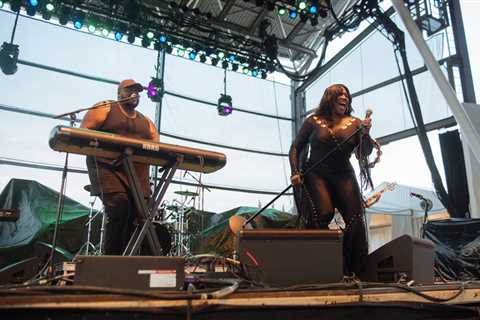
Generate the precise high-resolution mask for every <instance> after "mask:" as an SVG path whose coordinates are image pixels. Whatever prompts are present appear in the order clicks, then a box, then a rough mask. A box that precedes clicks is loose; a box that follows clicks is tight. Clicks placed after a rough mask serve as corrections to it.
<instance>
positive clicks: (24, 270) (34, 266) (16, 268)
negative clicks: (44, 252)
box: [0, 257, 42, 285]
mask: <svg viewBox="0 0 480 320" xmlns="http://www.w3.org/2000/svg"><path fill="white" fill-rule="evenodd" d="M41 266H42V261H41V260H40V258H38V257H32V258H28V259H25V260H22V261H18V262H15V263H13V264H11V265H9V266H6V267H4V268H2V269H0V285H5V284H15V283H22V282H25V281H27V280H30V279H31V278H33V277H34V276H35V274H36V273H37V272H38V271H39V270H40V268H41Z"/></svg>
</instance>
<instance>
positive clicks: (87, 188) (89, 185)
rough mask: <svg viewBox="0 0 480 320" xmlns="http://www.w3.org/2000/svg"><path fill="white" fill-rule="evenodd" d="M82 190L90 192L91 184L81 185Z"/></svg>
mask: <svg viewBox="0 0 480 320" xmlns="http://www.w3.org/2000/svg"><path fill="white" fill-rule="evenodd" d="M83 190H85V191H87V192H92V185H91V184H87V185H86V186H84V187H83Z"/></svg>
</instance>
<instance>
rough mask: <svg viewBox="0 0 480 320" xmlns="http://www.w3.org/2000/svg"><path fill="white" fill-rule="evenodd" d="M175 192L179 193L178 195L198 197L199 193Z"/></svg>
mask: <svg viewBox="0 0 480 320" xmlns="http://www.w3.org/2000/svg"><path fill="white" fill-rule="evenodd" d="M174 193H175V194H178V195H181V196H185V197H198V196H199V194H198V193H196V192H192V191H188V190H186V191H175V192H174Z"/></svg>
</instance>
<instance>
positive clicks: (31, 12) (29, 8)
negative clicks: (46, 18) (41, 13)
mask: <svg viewBox="0 0 480 320" xmlns="http://www.w3.org/2000/svg"><path fill="white" fill-rule="evenodd" d="M37 5H38V3H37ZM25 11H27V14H28V15H29V16H30V17H33V16H34V15H35V13H37V6H32V5H30V4H27V6H26V7H25Z"/></svg>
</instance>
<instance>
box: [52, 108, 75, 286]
mask: <svg viewBox="0 0 480 320" xmlns="http://www.w3.org/2000/svg"><path fill="white" fill-rule="evenodd" d="M65 115H68V116H70V126H71V127H74V126H75V121H76V120H77V116H76V112H71V113H67V114H64V115H61V116H60V117H59V118H62V117H63V116H65ZM68 156H69V153H68V152H67V153H65V164H64V166H63V171H62V183H61V186H60V194H59V196H58V204H57V214H56V219H55V228H54V230H53V239H52V249H51V252H50V257H49V258H48V263H47V265H48V268H47V275H48V276H49V277H52V276H53V275H54V273H55V266H54V261H55V251H56V246H57V237H58V227H59V225H60V220H61V219H62V214H63V205H64V202H65V188H66V181H67V172H68Z"/></svg>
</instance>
